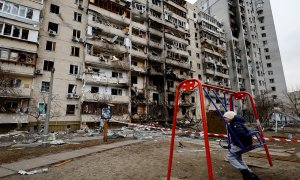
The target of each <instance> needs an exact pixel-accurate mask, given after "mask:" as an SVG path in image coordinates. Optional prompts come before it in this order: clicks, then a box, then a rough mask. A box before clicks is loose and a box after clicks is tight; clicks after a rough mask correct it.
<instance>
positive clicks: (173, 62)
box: [166, 58, 190, 69]
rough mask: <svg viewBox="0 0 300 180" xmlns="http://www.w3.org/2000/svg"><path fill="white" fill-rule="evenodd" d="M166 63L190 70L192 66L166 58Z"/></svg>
mask: <svg viewBox="0 0 300 180" xmlns="http://www.w3.org/2000/svg"><path fill="white" fill-rule="evenodd" d="M166 63H168V64H171V65H174V66H177V67H181V68H185V69H190V64H189V63H188V62H180V61H176V60H172V59H169V58H166Z"/></svg>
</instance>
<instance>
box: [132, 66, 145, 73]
mask: <svg viewBox="0 0 300 180" xmlns="http://www.w3.org/2000/svg"><path fill="white" fill-rule="evenodd" d="M131 70H132V71H136V72H140V73H146V70H145V68H143V67H138V66H133V65H132V66H131Z"/></svg>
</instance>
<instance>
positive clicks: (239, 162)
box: [223, 111, 259, 180]
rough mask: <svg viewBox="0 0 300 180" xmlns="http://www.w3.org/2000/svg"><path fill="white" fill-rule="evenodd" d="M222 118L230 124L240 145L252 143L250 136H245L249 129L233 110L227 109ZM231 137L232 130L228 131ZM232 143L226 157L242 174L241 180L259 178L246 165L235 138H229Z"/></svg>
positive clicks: (256, 179) (257, 179) (246, 145)
mask: <svg viewBox="0 0 300 180" xmlns="http://www.w3.org/2000/svg"><path fill="white" fill-rule="evenodd" d="M223 116H224V118H225V120H226V122H227V123H229V124H230V127H231V129H232V131H233V134H235V135H236V138H238V139H239V141H240V142H241V143H242V145H243V146H244V147H245V148H247V147H249V146H251V145H252V137H251V136H246V135H247V134H248V133H249V130H248V129H247V127H246V126H245V119H244V118H243V117H242V116H240V115H237V114H236V113H235V112H233V111H227V112H226V113H225V114H224V115H223ZM229 133H230V135H231V137H232V132H229ZM231 141H232V145H231V149H230V152H228V154H227V156H226V157H227V159H228V161H229V163H230V164H231V165H232V166H233V167H235V168H237V169H238V170H240V172H241V173H242V175H243V180H259V178H258V177H257V175H255V174H254V173H253V172H252V170H251V169H250V168H249V167H248V166H247V165H246V163H245V162H244V161H243V159H242V154H241V153H240V152H241V151H242V149H241V147H240V144H239V143H238V142H237V140H236V139H235V138H231Z"/></svg>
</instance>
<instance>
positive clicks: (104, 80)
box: [85, 74, 129, 86]
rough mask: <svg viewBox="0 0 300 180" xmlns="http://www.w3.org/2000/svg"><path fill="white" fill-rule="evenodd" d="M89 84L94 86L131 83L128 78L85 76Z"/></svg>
mask: <svg viewBox="0 0 300 180" xmlns="http://www.w3.org/2000/svg"><path fill="white" fill-rule="evenodd" d="M85 81H86V82H87V83H93V84H111V85H120V86H122V85H128V83H129V81H128V79H127V78H116V77H102V76H97V75H91V74H87V75H86V76H85Z"/></svg>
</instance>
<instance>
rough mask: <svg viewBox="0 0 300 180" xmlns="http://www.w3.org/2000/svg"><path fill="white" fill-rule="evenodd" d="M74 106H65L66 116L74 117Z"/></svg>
mask: <svg viewBox="0 0 300 180" xmlns="http://www.w3.org/2000/svg"><path fill="white" fill-rule="evenodd" d="M75 109H76V105H75V104H67V105H66V115H75Z"/></svg>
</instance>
